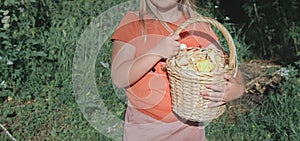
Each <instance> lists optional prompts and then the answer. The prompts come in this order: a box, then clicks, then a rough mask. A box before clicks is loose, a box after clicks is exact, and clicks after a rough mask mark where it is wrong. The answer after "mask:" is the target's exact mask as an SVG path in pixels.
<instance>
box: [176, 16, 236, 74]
mask: <svg viewBox="0 0 300 141" xmlns="http://www.w3.org/2000/svg"><path fill="white" fill-rule="evenodd" d="M196 22H205V23H208V24H211V25H213V26H214V27H216V28H217V29H218V30H219V31H220V32H221V33H222V35H223V36H224V38H225V39H226V42H227V44H228V47H229V50H230V54H229V64H228V65H229V68H232V69H233V71H234V76H235V75H236V73H237V55H236V47H235V44H234V41H233V39H232V37H231V35H230V33H229V32H228V30H227V29H226V28H225V27H224V26H223V25H222V24H221V23H220V22H218V21H217V20H215V19H212V18H209V17H205V16H202V15H200V16H197V17H193V18H190V19H188V20H187V21H185V22H184V23H182V24H181V25H180V26H179V27H178V28H177V30H176V31H175V32H174V34H175V35H179V34H180V32H181V31H182V30H183V29H184V28H186V27H187V26H188V25H190V24H193V23H196Z"/></svg>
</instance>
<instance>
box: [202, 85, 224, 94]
mask: <svg viewBox="0 0 300 141" xmlns="http://www.w3.org/2000/svg"><path fill="white" fill-rule="evenodd" d="M206 88H208V89H211V90H213V91H216V92H224V87H223V86H216V85H207V86H206Z"/></svg>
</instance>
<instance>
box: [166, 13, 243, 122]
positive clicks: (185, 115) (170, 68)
mask: <svg viewBox="0 0 300 141" xmlns="http://www.w3.org/2000/svg"><path fill="white" fill-rule="evenodd" d="M196 22H206V23H209V24H210V25H212V26H214V27H216V28H217V29H218V30H219V31H220V32H221V33H222V34H223V36H224V37H225V39H226V41H227V44H228V46H229V50H230V54H229V58H228V61H227V63H228V64H225V65H226V66H227V67H226V68H224V69H222V70H220V71H214V72H198V71H193V70H186V69H183V68H180V67H179V66H178V65H177V63H176V59H178V58H180V55H185V54H186V53H187V50H190V48H187V49H183V50H181V51H180V52H179V54H178V55H177V56H176V57H173V58H171V59H168V60H167V72H168V77H169V81H170V86H171V96H172V110H173V112H174V113H175V114H176V115H177V116H179V117H180V118H181V119H184V120H188V121H192V122H205V123H207V122H210V121H211V120H213V119H216V118H218V117H219V116H220V115H222V114H223V113H224V111H225V108H226V107H225V105H221V106H219V107H214V108H208V105H209V104H211V103H214V102H213V101H209V100H204V99H203V98H202V96H201V95H200V92H202V91H206V90H208V89H207V88H206V85H207V84H213V85H225V79H224V77H223V75H224V74H225V73H232V74H233V75H234V76H235V74H236V70H237V59H236V48H235V45H234V42H233V40H232V37H231V35H230V34H229V32H228V31H227V29H226V28H225V27H224V26H223V25H222V24H220V23H219V22H217V21H216V20H214V19H211V18H208V17H204V16H201V17H195V18H191V19H189V20H187V21H186V22H184V23H183V24H182V25H181V26H180V27H179V28H178V29H177V30H176V31H175V34H179V33H180V32H181V31H182V30H183V29H184V28H186V27H187V26H188V25H190V24H193V23H196ZM193 50H194V51H195V52H197V51H200V52H203V49H200V48H198V50H197V48H193ZM222 61H224V60H222ZM222 63H225V62H222Z"/></svg>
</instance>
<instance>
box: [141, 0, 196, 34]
mask: <svg viewBox="0 0 300 141" xmlns="http://www.w3.org/2000/svg"><path fill="white" fill-rule="evenodd" d="M149 1H150V0H141V1H140V11H139V17H140V21H141V22H142V26H143V29H142V33H143V35H145V34H146V33H145V32H146V31H145V21H144V16H145V15H146V14H151V15H152V16H154V18H157V19H162V16H161V15H160V14H159V13H158V12H157V11H158V10H157V8H156V7H155V6H152V5H150V4H149ZM178 9H179V10H180V11H182V13H183V15H184V16H185V18H190V17H195V16H196V15H197V13H196V12H194V10H195V9H196V0H178ZM160 22H161V23H162V25H163V26H164V27H165V28H166V29H167V30H169V31H170V32H171V31H172V30H171V28H170V27H169V26H168V25H167V24H166V22H164V21H161V20H160Z"/></svg>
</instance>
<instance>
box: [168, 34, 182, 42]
mask: <svg viewBox="0 0 300 141" xmlns="http://www.w3.org/2000/svg"><path fill="white" fill-rule="evenodd" d="M170 38H172V39H173V40H175V41H178V40H180V36H179V35H170Z"/></svg>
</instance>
